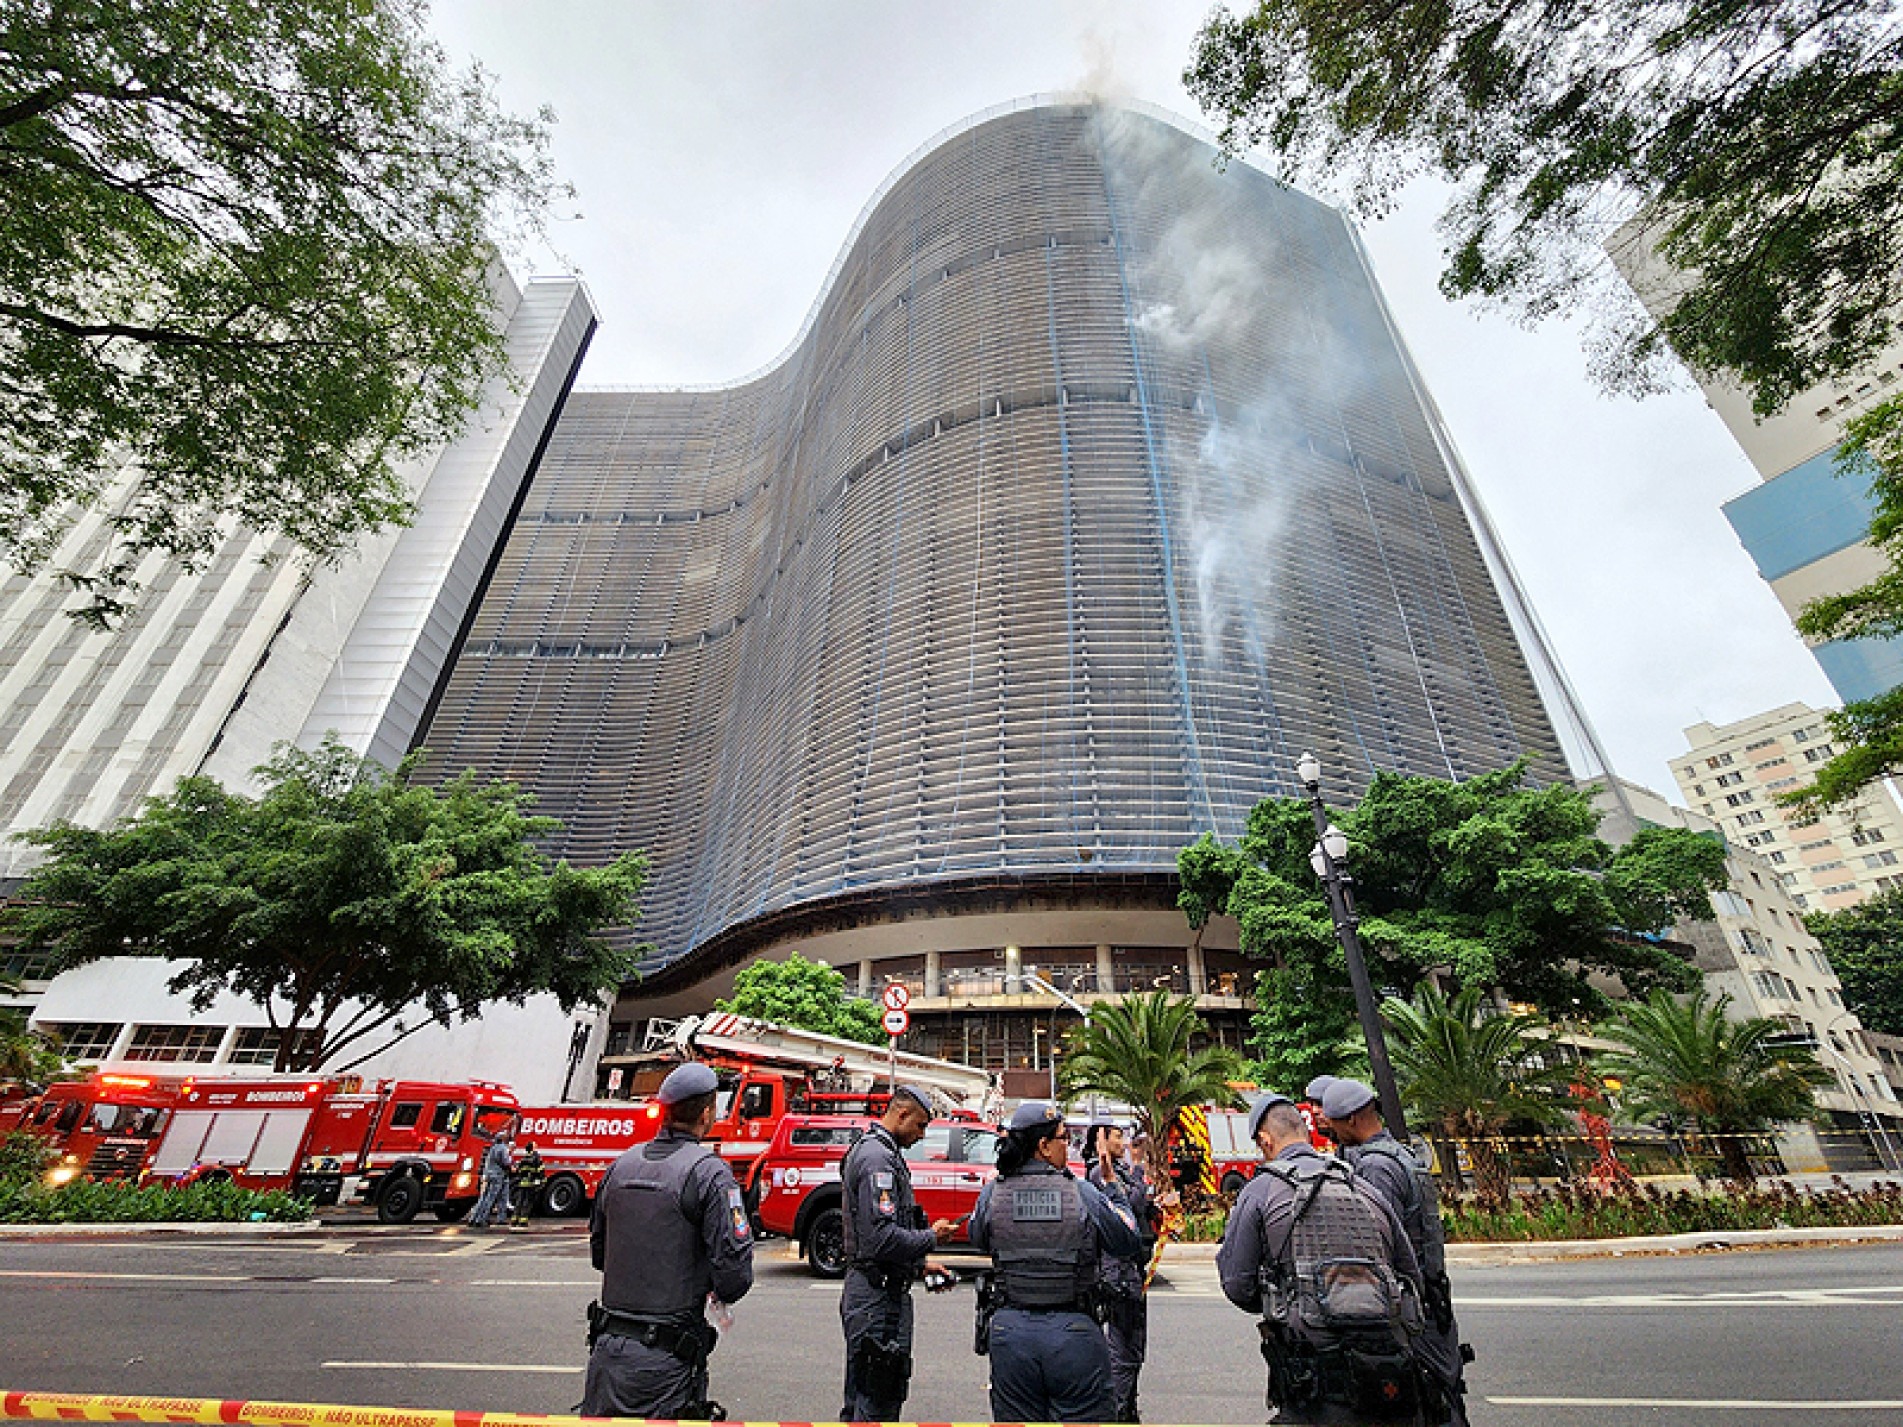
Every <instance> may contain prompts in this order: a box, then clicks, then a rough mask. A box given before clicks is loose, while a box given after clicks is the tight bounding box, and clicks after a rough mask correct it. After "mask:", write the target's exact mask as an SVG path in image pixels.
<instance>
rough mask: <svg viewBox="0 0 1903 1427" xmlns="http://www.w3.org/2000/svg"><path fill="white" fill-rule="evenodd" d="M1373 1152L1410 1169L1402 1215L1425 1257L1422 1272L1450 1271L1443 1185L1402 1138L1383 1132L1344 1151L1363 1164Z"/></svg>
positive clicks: (1418, 1253) (1346, 1156)
mask: <svg viewBox="0 0 1903 1427" xmlns="http://www.w3.org/2000/svg"><path fill="white" fill-rule="evenodd" d="M1369 1155H1380V1156H1381V1157H1382V1158H1384V1159H1390V1160H1392V1161H1394V1163H1395V1164H1397V1165H1398V1166H1400V1167H1401V1168H1402V1169H1403V1170H1405V1171H1406V1172H1407V1183H1408V1186H1409V1190H1410V1193H1409V1194H1408V1198H1407V1203H1406V1204H1404V1205H1402V1206H1401V1210H1400V1213H1399V1215H1398V1217H1399V1218H1400V1220H1401V1227H1402V1229H1404V1230H1405V1231H1406V1232H1407V1240H1408V1242H1409V1243H1410V1244H1412V1245H1414V1256H1415V1257H1416V1258H1417V1259H1419V1260H1420V1261H1421V1273H1422V1274H1423V1275H1424V1276H1425V1277H1428V1278H1433V1277H1435V1276H1437V1275H1439V1274H1443V1273H1445V1272H1446V1271H1447V1226H1446V1225H1445V1224H1443V1223H1442V1222H1441V1217H1440V1186H1439V1185H1437V1184H1436V1183H1435V1182H1434V1176H1433V1175H1432V1174H1431V1173H1429V1171H1428V1168H1427V1166H1426V1165H1424V1164H1422V1163H1421V1162H1420V1160H1419V1159H1418V1158H1416V1157H1415V1154H1414V1151H1413V1150H1411V1149H1409V1148H1408V1147H1407V1146H1406V1145H1404V1144H1402V1143H1401V1142H1400V1141H1399V1140H1396V1139H1393V1138H1391V1137H1389V1136H1386V1135H1383V1136H1381V1137H1379V1138H1377V1139H1372V1140H1369V1141H1368V1142H1367V1143H1366V1144H1360V1145H1356V1146H1354V1147H1353V1148H1352V1149H1346V1150H1343V1151H1342V1158H1343V1159H1345V1160H1347V1161H1348V1163H1349V1164H1360V1163H1361V1161H1362V1160H1363V1159H1365V1158H1367V1157H1368V1156H1369Z"/></svg>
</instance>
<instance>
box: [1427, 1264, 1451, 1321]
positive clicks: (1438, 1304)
mask: <svg viewBox="0 0 1903 1427" xmlns="http://www.w3.org/2000/svg"><path fill="white" fill-rule="evenodd" d="M1424 1287H1425V1288H1426V1293H1425V1294H1424V1295H1423V1296H1424V1297H1425V1298H1426V1300H1427V1315H1428V1317H1429V1318H1431V1319H1432V1320H1433V1323H1434V1327H1435V1328H1436V1329H1437V1330H1439V1331H1440V1332H1442V1333H1445V1332H1446V1331H1447V1330H1448V1329H1450V1328H1452V1327H1453V1326H1454V1284H1453V1280H1452V1279H1450V1278H1448V1277H1447V1275H1446V1274H1445V1273H1436V1274H1429V1275H1428V1276H1427V1278H1426V1280H1425V1281H1424Z"/></svg>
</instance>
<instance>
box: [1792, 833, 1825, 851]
mask: <svg viewBox="0 0 1903 1427" xmlns="http://www.w3.org/2000/svg"><path fill="white" fill-rule="evenodd" d="M1829 846H1830V839H1829V838H1827V837H1820V838H1819V839H1817V841H1816V842H1800V843H1798V844H1797V850H1798V851H1799V852H1815V851H1817V849H1818V848H1820V847H1829Z"/></svg>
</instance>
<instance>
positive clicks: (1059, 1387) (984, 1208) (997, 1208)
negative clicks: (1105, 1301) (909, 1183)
mask: <svg viewBox="0 0 1903 1427" xmlns="http://www.w3.org/2000/svg"><path fill="white" fill-rule="evenodd" d="M1069 1161H1070V1143H1069V1141H1068V1140H1067V1139H1066V1138H1065V1135H1064V1117H1063V1115H1062V1114H1061V1113H1059V1112H1058V1111H1057V1110H1055V1109H1053V1108H1052V1107H1051V1106H1049V1105H1046V1104H1042V1103H1039V1102H1037V1101H1027V1102H1026V1103H1025V1104H1023V1105H1020V1106H1019V1107H1018V1109H1017V1112H1016V1113H1015V1114H1013V1115H1012V1116H1011V1122H1010V1124H1009V1125H1008V1126H1007V1127H1006V1134H1005V1137H1004V1140H1003V1142H1002V1143H1001V1144H1000V1145H999V1147H998V1177H997V1178H996V1179H995V1180H993V1181H992V1182H991V1183H990V1184H988V1185H986V1186H985V1188H984V1192H983V1193H982V1194H980V1195H979V1196H978V1206H977V1208H975V1209H973V1210H972V1213H971V1223H970V1234H971V1242H972V1245H973V1246H974V1247H975V1248H977V1249H979V1250H980V1251H982V1252H986V1253H989V1254H990V1255H991V1262H992V1272H991V1275H990V1278H989V1281H988V1282H987V1283H985V1284H983V1285H982V1286H981V1291H980V1297H979V1307H978V1312H979V1321H978V1350H979V1351H980V1352H985V1351H989V1353H990V1355H991V1417H992V1420H993V1421H996V1422H1108V1421H1110V1420H1111V1419H1112V1417H1113V1416H1114V1414H1115V1411H1116V1402H1115V1396H1114V1393H1113V1390H1112V1388H1111V1380H1110V1352H1109V1349H1108V1347H1107V1346H1106V1345H1105V1343H1104V1335H1103V1331H1102V1329H1101V1328H1100V1327H1099V1326H1098V1324H1099V1322H1100V1321H1101V1317H1102V1309H1101V1302H1102V1299H1101V1295H1100V1290H1099V1279H1100V1276H1101V1272H1102V1262H1103V1260H1104V1259H1105V1258H1115V1259H1125V1260H1135V1259H1137V1258H1139V1257H1140V1256H1141V1255H1142V1253H1143V1237H1142V1235H1141V1234H1140V1233H1139V1232H1138V1230H1137V1222H1136V1218H1135V1216H1134V1215H1132V1214H1131V1212H1130V1207H1129V1205H1128V1203H1127V1202H1125V1199H1124V1195H1123V1190H1122V1188H1121V1187H1120V1186H1118V1185H1116V1184H1115V1183H1112V1184H1110V1185H1108V1186H1107V1187H1106V1188H1105V1189H1102V1190H1099V1189H1098V1188H1096V1187H1095V1186H1094V1185H1090V1184H1087V1183H1083V1182H1081V1181H1079V1180H1078V1179H1076V1178H1075V1177H1074V1176H1073V1175H1072V1174H1071V1172H1070V1164H1069Z"/></svg>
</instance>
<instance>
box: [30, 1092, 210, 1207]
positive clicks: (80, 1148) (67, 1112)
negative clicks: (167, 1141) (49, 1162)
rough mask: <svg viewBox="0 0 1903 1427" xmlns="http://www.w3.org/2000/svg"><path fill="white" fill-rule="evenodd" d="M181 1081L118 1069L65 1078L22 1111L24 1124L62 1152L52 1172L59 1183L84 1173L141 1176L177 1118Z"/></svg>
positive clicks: (99, 1176) (91, 1176) (106, 1176)
mask: <svg viewBox="0 0 1903 1427" xmlns="http://www.w3.org/2000/svg"><path fill="white" fill-rule="evenodd" d="M180 1084H181V1081H180V1080H179V1078H177V1077H174V1076H157V1075H122V1074H116V1073H112V1072H99V1073H97V1074H93V1075H89V1076H87V1077H85V1079H83V1080H63V1081H60V1082H58V1083H57V1084H54V1085H49V1086H48V1087H47V1089H46V1093H45V1094H44V1095H42V1096H41V1097H40V1099H39V1103H38V1104H37V1105H35V1106H34V1107H33V1108H32V1109H31V1110H30V1111H27V1112H24V1113H23V1114H22V1116H21V1118H20V1128H22V1129H24V1130H28V1131H31V1132H32V1133H34V1134H36V1135H38V1136H40V1137H41V1138H42V1139H44V1140H46V1141H47V1142H48V1143H49V1144H50V1145H51V1146H52V1147H53V1148H54V1149H55V1150H57V1151H58V1152H59V1155H60V1159H59V1163H58V1164H57V1165H56V1166H54V1168H53V1170H52V1173H51V1176H50V1177H51V1178H52V1179H53V1181H54V1182H55V1183H63V1182H64V1181H65V1180H68V1179H73V1178H77V1177H79V1176H82V1175H83V1176H84V1177H86V1178H88V1179H137V1178H138V1177H139V1176H140V1174H142V1173H143V1172H144V1169H145V1164H146V1158H147V1156H148V1155H149V1154H150V1153H151V1150H152V1146H153V1145H154V1144H155V1143H157V1141H158V1139H159V1137H160V1136H161V1135H163V1134H164V1133H165V1129H166V1126H167V1125H168V1124H169V1123H170V1121H171V1116H172V1111H173V1108H174V1107H175V1106H176V1105H177V1103H178V1096H179V1087H180Z"/></svg>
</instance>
